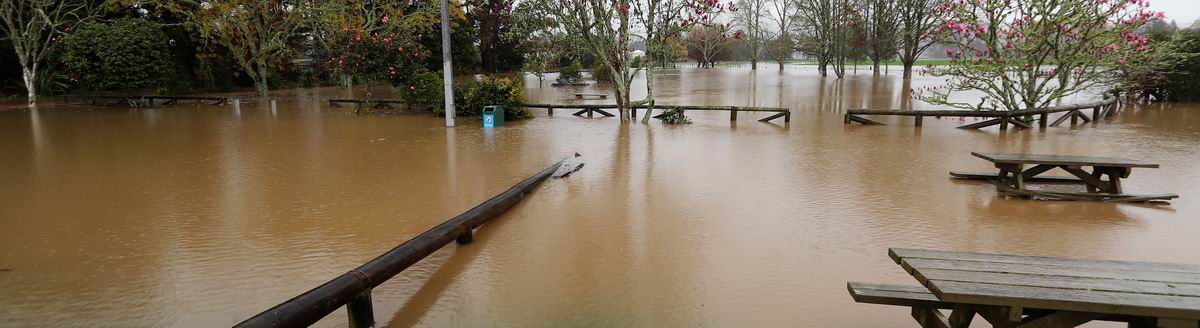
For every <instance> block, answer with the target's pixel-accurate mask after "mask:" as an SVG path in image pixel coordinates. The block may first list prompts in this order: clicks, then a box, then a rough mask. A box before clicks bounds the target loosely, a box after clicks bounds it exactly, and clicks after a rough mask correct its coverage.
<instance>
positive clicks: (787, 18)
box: [763, 0, 797, 71]
mask: <svg viewBox="0 0 1200 328" xmlns="http://www.w3.org/2000/svg"><path fill="white" fill-rule="evenodd" d="M771 7H772V8H771V9H772V10H771V12H770V14H769V16H768V19H769V20H771V21H772V22H774V23H775V26H774V27H775V29H776V31H778V32H775V33H774V34H773V35H771V33H767V34H768V35H767V37H766V39H767V40H766V44H765V46H764V47H763V48H764V50H766V53H767V56H768V57H770V58H771V59H772V60H774V61H775V62H776V63H778V64H779V70H781V71H782V70H783V64H784V62H786V61H787V60H788V59H791V57H792V52H794V51H795V42H793V41H792V35H791V31H792V24H793V22H794V19H795V17H796V11H797V6H796V4H795V2H794V0H771Z"/></svg>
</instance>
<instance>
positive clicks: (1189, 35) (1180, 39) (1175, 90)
mask: <svg viewBox="0 0 1200 328" xmlns="http://www.w3.org/2000/svg"><path fill="white" fill-rule="evenodd" d="M1176 33H1178V34H1177V35H1176V42H1175V44H1174V45H1173V46H1172V49H1171V50H1170V52H1171V53H1172V55H1173V56H1174V57H1175V58H1176V61H1175V62H1174V65H1171V66H1172V67H1169V68H1168V69H1167V73H1166V78H1165V79H1164V81H1165V83H1163V84H1165V85H1164V86H1163V89H1164V91H1165V93H1166V98H1167V99H1168V100H1170V101H1195V100H1200V94H1197V93H1196V92H1195V90H1198V89H1200V79H1197V77H1198V76H1200V30H1196V29H1186V30H1180V31H1179V32H1176Z"/></svg>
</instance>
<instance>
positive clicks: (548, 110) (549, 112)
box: [546, 108, 554, 116]
mask: <svg viewBox="0 0 1200 328" xmlns="http://www.w3.org/2000/svg"><path fill="white" fill-rule="evenodd" d="M546 116H554V108H546Z"/></svg>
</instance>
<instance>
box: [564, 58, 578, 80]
mask: <svg viewBox="0 0 1200 328" xmlns="http://www.w3.org/2000/svg"><path fill="white" fill-rule="evenodd" d="M581 71H583V65H580V64H579V59H573V60H571V61H570V62H569V63H568V64H566V65H562V66H561V67H560V68H559V69H558V76H559V77H560V78H572V79H575V80H579V79H582V78H583V73H582V72H581Z"/></svg>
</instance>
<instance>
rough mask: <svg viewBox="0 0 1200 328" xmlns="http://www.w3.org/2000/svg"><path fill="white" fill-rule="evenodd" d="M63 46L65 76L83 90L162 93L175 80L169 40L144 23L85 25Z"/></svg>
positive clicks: (117, 21) (157, 29)
mask: <svg viewBox="0 0 1200 328" xmlns="http://www.w3.org/2000/svg"><path fill="white" fill-rule="evenodd" d="M63 44H64V48H63V49H64V52H63V57H62V60H63V62H64V63H65V64H66V68H67V71H68V74H69V76H70V77H71V78H72V80H74V81H75V82H76V83H78V87H80V88H83V89H85V90H90V91H107V90H125V89H154V90H163V89H165V88H166V87H167V86H168V85H169V83H170V82H171V81H172V80H173V79H174V78H175V67H176V63H175V62H174V59H173V57H172V54H171V49H170V46H171V45H170V39H169V38H168V37H167V34H166V33H164V32H163V31H162V29H161V28H160V27H159V26H158V25H157V24H154V23H151V22H148V21H145V20H141V19H134V18H125V19H119V20H116V21H114V22H111V23H87V24H84V25H82V26H80V27H79V28H78V29H76V30H75V31H74V32H73V33H70V34H68V35H67V37H66V38H65V39H64V40H63Z"/></svg>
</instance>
